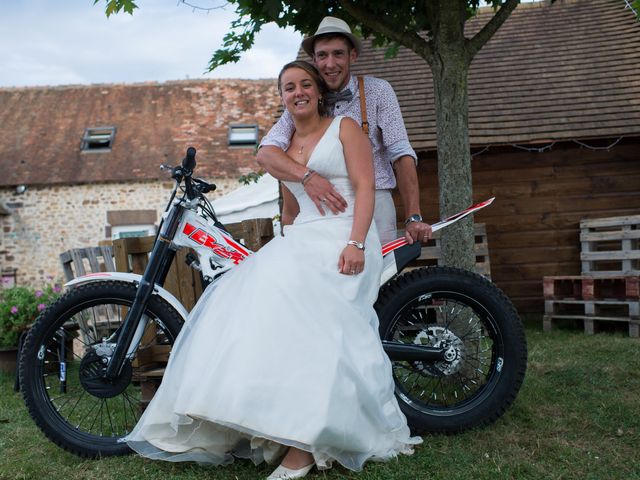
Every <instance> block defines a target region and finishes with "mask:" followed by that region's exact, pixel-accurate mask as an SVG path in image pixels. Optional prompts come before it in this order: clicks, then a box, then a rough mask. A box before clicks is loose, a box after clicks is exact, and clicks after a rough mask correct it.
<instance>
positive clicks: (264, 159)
mask: <svg viewBox="0 0 640 480" xmlns="http://www.w3.org/2000/svg"><path fill="white" fill-rule="evenodd" d="M302 48H303V49H304V51H305V52H307V53H308V54H309V55H310V56H311V58H312V60H313V63H314V64H315V66H316V68H318V70H319V71H320V74H321V75H322V78H323V79H324V81H325V82H326V84H327V87H328V88H329V92H328V93H327V94H326V95H325V102H326V103H327V106H328V107H329V111H330V112H332V113H333V115H345V116H348V117H351V118H353V119H354V120H355V121H356V122H358V123H359V124H361V125H362V124H363V120H364V119H363V115H362V108H361V104H362V102H361V99H360V96H361V93H362V92H361V91H360V86H359V83H358V79H357V78H356V77H354V76H352V75H351V71H350V68H351V64H353V63H354V62H355V61H356V59H357V58H358V55H359V54H360V53H361V51H362V44H361V42H360V40H359V39H358V38H357V37H355V36H354V35H353V34H352V33H351V29H350V28H349V26H348V25H347V24H346V22H344V21H343V20H340V19H339V18H335V17H325V18H324V19H323V20H322V22H320V25H319V26H318V30H317V31H316V33H315V34H314V35H312V36H310V37H308V38H305V39H304V40H303V41H302ZM363 85H364V100H365V104H366V107H365V109H366V114H367V115H366V121H367V123H368V135H369V140H370V141H371V146H372V148H373V162H374V169H375V175H376V207H375V213H374V221H375V222H376V227H377V229H378V233H379V234H380V238H381V240H382V242H383V243H384V242H387V241H391V240H394V239H395V238H396V236H397V234H396V210H395V206H394V204H393V198H392V196H391V190H392V189H393V188H395V187H396V186H397V187H398V189H399V191H400V196H401V197H402V203H403V205H404V212H405V222H404V223H405V236H406V238H407V241H408V243H413V242H415V241H425V240H428V239H429V238H430V237H431V226H430V225H428V224H427V223H424V222H423V221H422V216H421V214H420V190H419V186H418V175H417V172H416V161H417V157H416V154H415V152H414V151H413V149H412V148H411V145H410V144H409V138H408V136H407V131H406V128H405V126H404V121H403V120H402V114H401V112H400V106H399V105H398V100H397V98H396V95H395V92H394V91H393V88H392V87H391V85H389V83H388V82H386V81H385V80H382V79H379V78H375V77H368V76H367V77H365V78H364V84H363ZM293 130H294V127H293V121H292V119H291V116H290V115H289V113H288V112H286V111H285V112H284V113H283V115H282V116H281V117H280V119H279V120H278V122H277V123H276V124H275V125H274V126H273V127H272V128H271V130H270V131H269V133H268V134H267V135H266V136H265V137H264V138H263V139H262V141H261V143H260V147H261V148H260V150H259V151H258V156H257V160H258V163H259V164H260V166H261V167H262V168H264V169H265V170H266V171H267V172H269V173H270V174H271V175H272V176H274V177H275V178H277V179H279V180H287V181H302V180H303V179H304V188H305V191H306V192H307V194H308V195H309V197H310V198H311V200H312V201H313V202H314V203H315V205H316V207H317V208H318V210H319V211H320V212H321V213H324V210H323V207H327V208H328V209H329V210H331V211H332V212H333V213H334V214H335V213H338V212H342V211H344V210H345V208H346V202H345V200H344V198H342V196H341V195H340V194H339V193H338V192H336V190H335V189H334V188H333V185H332V184H331V183H330V182H329V181H328V180H327V179H326V178H324V177H322V176H321V175H320V174H318V173H315V172H314V173H313V174H312V175H311V174H310V170H309V169H308V168H307V167H306V166H304V165H302V164H300V163H298V162H296V161H294V160H293V159H292V158H290V157H289V156H288V155H286V154H285V151H286V150H287V148H288V147H289V141H290V139H291V135H292V134H293Z"/></svg>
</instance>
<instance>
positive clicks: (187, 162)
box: [182, 147, 196, 174]
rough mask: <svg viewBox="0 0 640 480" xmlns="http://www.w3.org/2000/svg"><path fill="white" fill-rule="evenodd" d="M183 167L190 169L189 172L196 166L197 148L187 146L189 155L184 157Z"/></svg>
mask: <svg viewBox="0 0 640 480" xmlns="http://www.w3.org/2000/svg"><path fill="white" fill-rule="evenodd" d="M182 168H184V169H185V170H188V172H189V174H190V173H192V172H193V169H194V168H196V149H195V148H193V147H189V148H187V155H186V157H184V158H183V159H182ZM185 173H186V172H185Z"/></svg>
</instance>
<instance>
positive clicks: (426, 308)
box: [375, 267, 527, 434]
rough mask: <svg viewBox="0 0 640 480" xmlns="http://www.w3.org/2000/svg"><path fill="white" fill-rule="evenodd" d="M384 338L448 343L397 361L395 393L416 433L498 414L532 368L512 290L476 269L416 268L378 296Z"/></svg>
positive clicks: (448, 429) (486, 420)
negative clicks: (421, 356) (435, 356)
mask: <svg viewBox="0 0 640 480" xmlns="http://www.w3.org/2000/svg"><path fill="white" fill-rule="evenodd" d="M375 308H376V311H377V312H378V318H379V320H380V327H379V331H380V337H381V339H382V340H387V341H393V342H401V343H409V344H412V345H428V346H431V347H437V348H443V349H444V350H445V352H446V353H445V357H446V358H445V359H444V360H440V361H436V362H426V361H393V362H392V368H393V377H394V381H395V385H396V398H397V399H398V403H399V405H400V408H401V409H402V411H403V412H404V414H405V415H406V417H407V421H408V423H409V426H410V427H411V430H412V432H413V433H414V434H425V433H457V432H462V431H464V430H468V429H470V428H474V427H477V426H481V425H487V424H490V423H492V422H494V421H495V420H497V419H498V418H499V417H500V416H501V415H502V414H503V413H504V412H505V411H506V409H507V408H508V407H509V406H510V405H511V404H512V403H513V401H514V400H515V398H516V396H517V394H518V391H519V389H520V386H521V385H522V382H523V380H524V376H525V372H526V368H527V343H526V339H525V334H524V329H523V326H522V322H521V320H520V318H519V317H518V314H517V312H516V309H515V308H514V306H513V304H512V303H511V301H510V300H509V299H508V298H507V296H506V295H505V294H504V293H503V292H502V291H501V290H500V289H499V288H498V287H496V286H495V285H494V284H493V283H491V282H490V281H488V280H487V279H485V278H484V277H482V276H480V275H477V274H475V273H472V272H468V271H465V270H461V269H456V268H449V267H430V268H421V269H416V270H413V271H411V272H408V273H406V274H404V275H401V276H399V277H397V278H396V279H394V280H392V281H391V282H390V283H388V284H387V285H386V286H385V287H384V288H383V289H382V290H381V292H380V295H379V296H378V300H377V302H376V304H375Z"/></svg>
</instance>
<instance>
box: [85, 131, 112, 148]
mask: <svg viewBox="0 0 640 480" xmlns="http://www.w3.org/2000/svg"><path fill="white" fill-rule="evenodd" d="M115 135H116V128H115V127H93V128H86V129H85V130H84V135H83V136H82V145H81V146H80V150H81V151H83V152H109V151H111V146H112V145H113V138H114V137H115Z"/></svg>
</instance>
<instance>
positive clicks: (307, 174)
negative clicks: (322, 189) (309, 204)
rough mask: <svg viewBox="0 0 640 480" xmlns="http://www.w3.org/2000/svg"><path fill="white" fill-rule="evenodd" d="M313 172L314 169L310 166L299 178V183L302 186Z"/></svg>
mask: <svg viewBox="0 0 640 480" xmlns="http://www.w3.org/2000/svg"><path fill="white" fill-rule="evenodd" d="M314 173H316V171H315V170H313V169H311V168H310V169H309V170H307V171H306V172H304V175H303V176H302V180H300V183H301V184H302V186H303V187H304V186H305V184H306V183H307V182H308V181H309V178H311V175H313V174H314Z"/></svg>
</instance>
